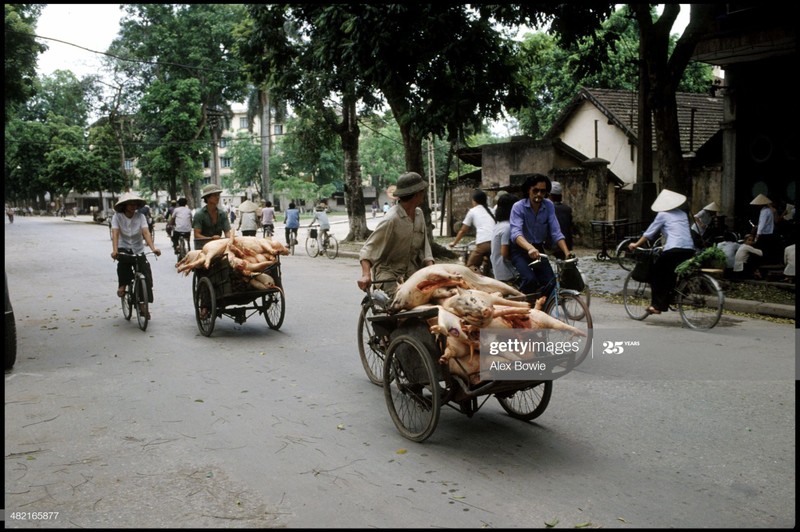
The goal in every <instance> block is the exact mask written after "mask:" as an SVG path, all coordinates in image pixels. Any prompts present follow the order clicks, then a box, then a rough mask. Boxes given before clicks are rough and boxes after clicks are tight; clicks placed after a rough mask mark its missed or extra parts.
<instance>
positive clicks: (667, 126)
mask: <svg viewBox="0 0 800 532" xmlns="http://www.w3.org/2000/svg"><path fill="white" fill-rule="evenodd" d="M630 8H631V10H632V11H633V13H634V15H635V16H636V21H637V22H638V23H639V39H640V60H641V61H642V72H643V74H644V76H645V79H644V82H645V84H646V85H645V87H646V89H647V90H644V91H640V97H642V95H643V96H644V98H645V100H644V102H643V103H644V106H643V108H642V110H643V112H640V116H641V115H646V114H649V113H652V116H653V123H654V125H655V134H656V138H655V141H656V145H657V147H658V152H657V153H658V167H659V168H660V170H661V186H662V188H668V189H670V190H675V191H678V192H683V193H687V192H689V191H690V186H689V178H688V173H687V168H686V166H685V165H684V164H683V154H682V152H681V142H680V130H679V124H678V104H677V101H676V99H675V92H676V91H677V90H678V87H679V85H680V83H681V80H682V78H683V75H684V72H685V70H686V68H687V66H688V65H689V61H690V59H691V57H692V54H693V53H694V49H695V46H696V45H697V42H698V41H699V39H700V37H702V36H703V34H704V32H705V29H706V28H708V27H709V24H710V23H711V22H712V21H713V8H714V5H713V4H691V16H690V18H689V24H688V25H687V26H686V29H685V30H684V31H683V34H682V35H681V36H680V38H678V40H677V42H676V43H675V46H674V48H672V51H671V53H670V36H671V31H672V26H673V24H674V23H675V19H676V18H677V17H678V13H679V12H680V9H681V7H680V5H679V4H666V5H665V6H664V11H663V12H662V13H661V16H660V17H654V16H653V13H652V10H651V9H650V6H649V4H630ZM640 108H641V107H640ZM639 131H640V132H641V131H642V127H640V128H639ZM640 136H641V135H640ZM649 149H650V146H640V153H642V152H643V151H644V150H649Z"/></svg>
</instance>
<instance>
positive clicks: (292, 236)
mask: <svg viewBox="0 0 800 532" xmlns="http://www.w3.org/2000/svg"><path fill="white" fill-rule="evenodd" d="M296 246H297V229H292V230H291V231H289V251H290V252H291V253H292V255H294V248H295V247H296Z"/></svg>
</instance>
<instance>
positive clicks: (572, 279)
mask: <svg viewBox="0 0 800 532" xmlns="http://www.w3.org/2000/svg"><path fill="white" fill-rule="evenodd" d="M561 287H562V288H568V289H570V290H575V291H576V292H583V289H584V288H586V285H585V284H584V282H583V276H582V275H581V272H580V270H578V264H577V263H576V262H566V263H564V267H563V268H562V270H561Z"/></svg>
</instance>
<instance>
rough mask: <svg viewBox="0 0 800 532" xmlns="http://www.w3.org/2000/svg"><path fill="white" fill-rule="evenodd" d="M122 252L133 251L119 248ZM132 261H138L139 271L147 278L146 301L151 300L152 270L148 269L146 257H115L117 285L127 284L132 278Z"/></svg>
mask: <svg viewBox="0 0 800 532" xmlns="http://www.w3.org/2000/svg"><path fill="white" fill-rule="evenodd" d="M120 251H121V252H123V253H131V254H132V253H133V252H132V251H131V250H126V249H120ZM134 261H136V262H138V263H139V271H141V272H142V273H143V274H144V277H145V279H146V280H147V301H148V302H149V303H152V302H153V272H152V271H151V270H150V263H149V262H147V257H145V256H141V257H125V256H118V257H117V279H119V286H128V284H130V282H131V281H132V280H133V265H134Z"/></svg>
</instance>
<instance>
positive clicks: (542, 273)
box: [511, 242, 556, 296]
mask: <svg viewBox="0 0 800 532" xmlns="http://www.w3.org/2000/svg"><path fill="white" fill-rule="evenodd" d="M534 246H535V247H536V249H538V250H539V253H543V252H544V246H543V245H541V244H534ZM531 262H532V259H531V257H530V255H528V253H527V252H526V251H525V250H524V249H522V248H521V247H519V246H518V245H516V244H515V243H514V242H512V243H511V263H512V264H514V267H515V268H516V269H517V273H519V277H520V286H519V291H520V292H522V293H523V294H533V293H535V292H537V291H538V290H540V289H542V288H543V287H545V285H548V284H550V285H551V288H550V289H549V290H547V293H545V294H543V295H546V296H549V295H550V292H552V289H553V288H555V283H554V282H553V281H554V280H555V278H556V275H555V273H553V268H552V267H551V266H550V262H549V261H547V260H545V259H542V260H541V261H540V262H539V263H538V264H537V265H535V266H528V264H530V263H531Z"/></svg>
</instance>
